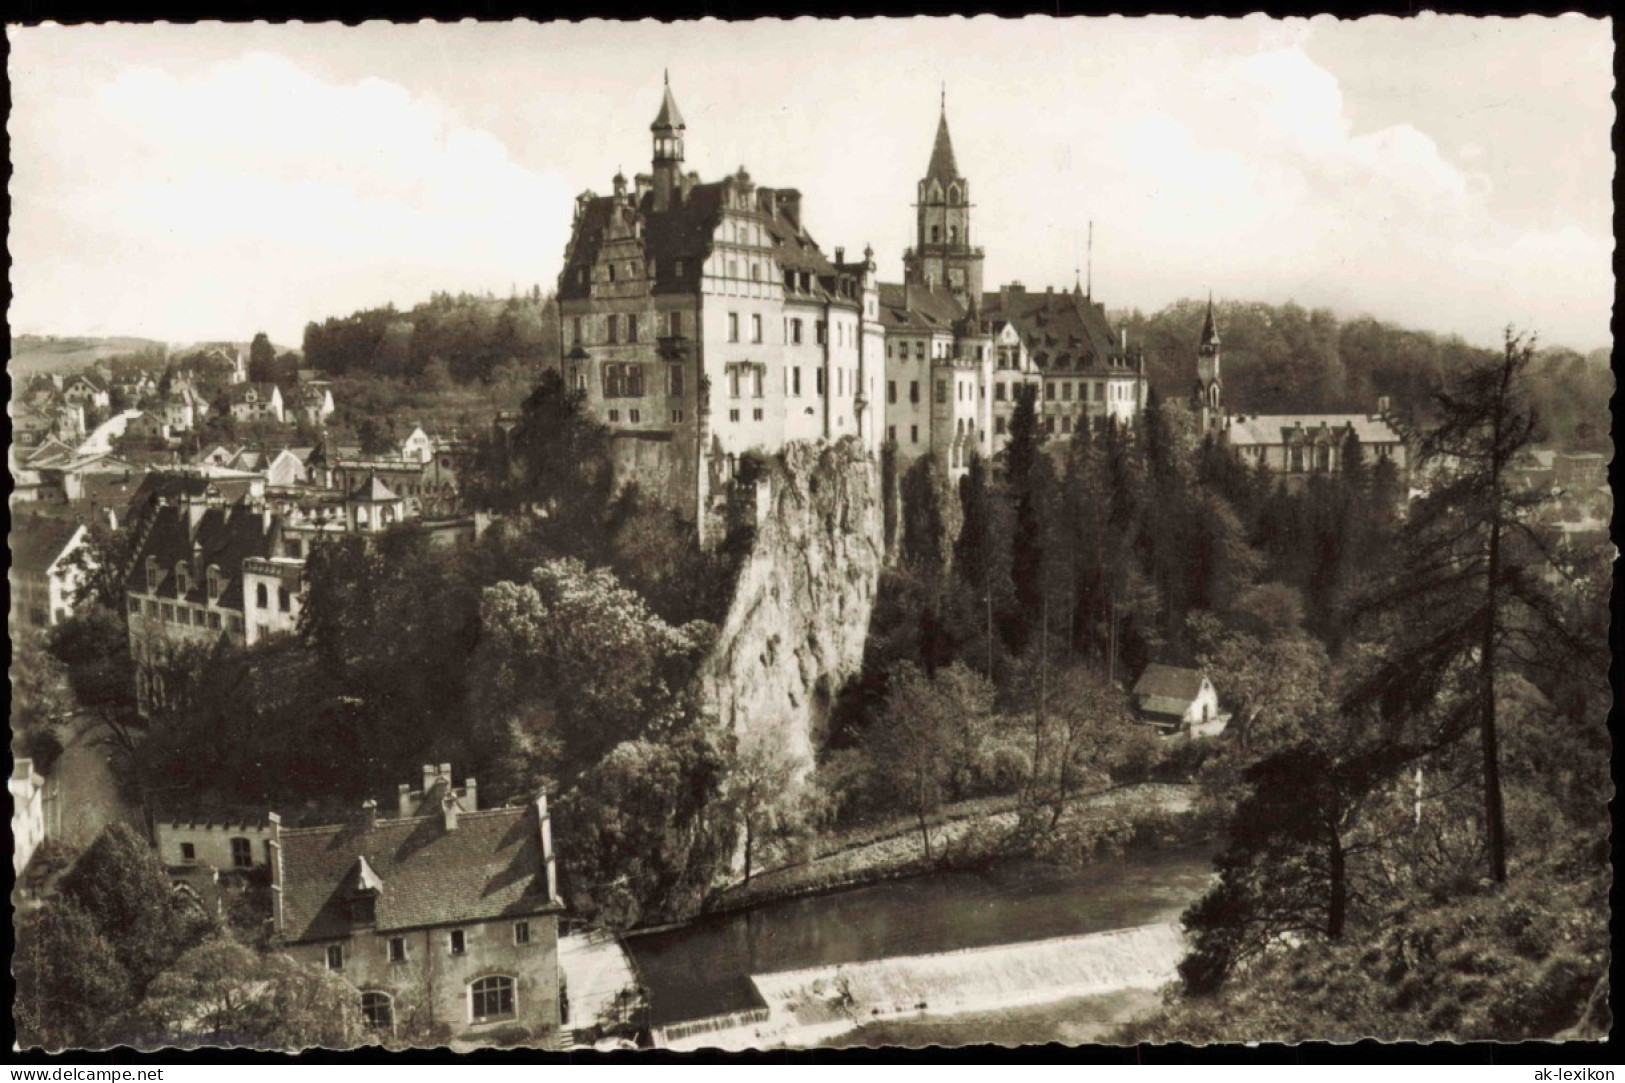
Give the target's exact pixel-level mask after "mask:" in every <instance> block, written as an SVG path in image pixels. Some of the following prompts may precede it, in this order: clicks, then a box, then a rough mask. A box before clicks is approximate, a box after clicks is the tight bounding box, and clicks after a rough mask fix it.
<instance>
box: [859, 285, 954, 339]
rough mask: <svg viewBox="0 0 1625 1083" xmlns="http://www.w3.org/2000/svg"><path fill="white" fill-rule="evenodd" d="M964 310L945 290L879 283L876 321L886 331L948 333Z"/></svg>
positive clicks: (926, 333) (925, 333)
mask: <svg viewBox="0 0 1625 1083" xmlns="http://www.w3.org/2000/svg"><path fill="white" fill-rule="evenodd" d="M964 315H965V309H964V308H963V306H961V305H960V303H959V301H958V300H957V299H955V297H954V295H953V294H951V293H948V292H947V291H946V290H928V289H926V288H925V287H924V286H914V285H905V284H903V283H901V282H882V283H880V323H881V325H882V326H883V327H885V328H886V329H887V330H888V331H894V332H898V333H902V334H921V335H928V334H932V333H935V332H944V333H951V332H952V331H953V329H954V324H955V323H956V322H957V321H959V320H961V319H963V318H964Z"/></svg>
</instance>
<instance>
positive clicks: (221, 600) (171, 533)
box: [125, 503, 273, 609]
mask: <svg viewBox="0 0 1625 1083" xmlns="http://www.w3.org/2000/svg"><path fill="white" fill-rule="evenodd" d="M272 533H273V528H272V527H271V526H270V525H268V524H267V523H266V522H265V517H264V516H263V515H262V514H261V513H260V512H258V511H256V510H255V509H254V508H251V507H249V506H248V505H247V504H242V503H239V504H234V505H232V506H230V507H221V506H215V507H209V508H205V509H204V511H203V514H202V515H200V516H199V517H198V520H197V523H196V525H193V524H192V523H191V522H190V521H189V517H188V509H186V508H184V507H179V506H176V505H173V504H165V505H162V506H160V507H159V508H157V510H156V511H155V512H154V514H153V518H152V525H151V527H150V528H149V529H148V531H147V535H146V539H145V541H144V542H143V543H142V546H141V549H140V552H138V553H137V554H136V557H135V560H133V561H132V562H131V564H130V572H129V575H128V576H127V577H126V580H125V583H126V586H128V588H129V589H130V590H132V591H134V592H136V593H138V594H152V595H154V596H156V597H158V598H161V599H166V600H169V599H173V600H178V601H184V602H189V603H191V604H193V605H204V604H207V603H208V569H209V566H210V565H214V566H216V567H218V568H219V569H220V575H221V576H222V585H221V591H220V596H219V597H218V598H216V599H215V600H214V602H213V604H214V605H215V606H216V607H218V608H221V609H242V608H243V561H245V560H247V559H249V558H250V557H268V556H270V555H271V538H272ZM148 558H153V559H155V560H156V561H157V573H158V575H157V583H156V584H155V585H154V587H153V589H152V590H150V591H149V590H148V588H147V560H148ZM182 564H185V565H186V567H187V575H188V583H187V585H186V589H185V590H184V591H183V590H182V589H181V583H180V580H179V578H178V575H177V571H178V568H179V566H180V565H182Z"/></svg>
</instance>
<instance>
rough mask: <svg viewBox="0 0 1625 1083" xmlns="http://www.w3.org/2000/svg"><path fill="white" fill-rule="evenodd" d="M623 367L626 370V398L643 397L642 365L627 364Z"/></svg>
mask: <svg viewBox="0 0 1625 1083" xmlns="http://www.w3.org/2000/svg"><path fill="white" fill-rule="evenodd" d="M623 367H624V368H625V370H626V395H627V398H632V399H641V398H642V397H643V366H642V365H638V364H629V365H625V366H623Z"/></svg>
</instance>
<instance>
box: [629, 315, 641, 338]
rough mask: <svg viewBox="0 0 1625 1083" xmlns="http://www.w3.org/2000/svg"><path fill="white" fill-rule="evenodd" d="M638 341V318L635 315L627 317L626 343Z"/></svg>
mask: <svg viewBox="0 0 1625 1083" xmlns="http://www.w3.org/2000/svg"><path fill="white" fill-rule="evenodd" d="M637 340H638V318H637V316H635V315H629V316H627V317H626V341H628V342H636V341H637Z"/></svg>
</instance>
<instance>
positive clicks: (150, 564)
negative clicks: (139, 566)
mask: <svg viewBox="0 0 1625 1083" xmlns="http://www.w3.org/2000/svg"><path fill="white" fill-rule="evenodd" d="M157 589H158V558H157V557H148V558H147V593H148V594H151V593H152V592H153V591H155V590H157Z"/></svg>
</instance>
